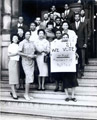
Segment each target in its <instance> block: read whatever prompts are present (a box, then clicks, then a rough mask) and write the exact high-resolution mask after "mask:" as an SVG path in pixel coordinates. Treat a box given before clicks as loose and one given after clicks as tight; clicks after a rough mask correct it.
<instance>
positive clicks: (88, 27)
mask: <svg viewBox="0 0 97 120" xmlns="http://www.w3.org/2000/svg"><path fill="white" fill-rule="evenodd" d="M80 16H81V17H80V21H81V22H82V23H84V24H86V27H87V31H88V32H87V33H88V34H87V35H88V36H87V48H86V49H85V64H88V41H89V40H90V37H91V26H90V20H89V19H87V18H86V16H85V10H84V9H82V10H81V11H80Z"/></svg>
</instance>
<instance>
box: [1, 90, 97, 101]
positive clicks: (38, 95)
mask: <svg viewBox="0 0 97 120" xmlns="http://www.w3.org/2000/svg"><path fill="white" fill-rule="evenodd" d="M17 95H18V96H19V98H22V97H23V95H24V92H23V91H19V92H17ZM75 95H76V94H75ZM30 96H33V97H34V98H35V99H52V100H65V98H66V95H65V93H62V92H54V91H45V92H43V91H31V92H30ZM1 97H2V99H4V98H6V97H10V98H11V96H10V92H9V91H3V92H2V93H1ZM76 98H77V100H78V101H88V100H89V101H94V102H97V95H96V96H95V95H92V96H90V95H76Z"/></svg>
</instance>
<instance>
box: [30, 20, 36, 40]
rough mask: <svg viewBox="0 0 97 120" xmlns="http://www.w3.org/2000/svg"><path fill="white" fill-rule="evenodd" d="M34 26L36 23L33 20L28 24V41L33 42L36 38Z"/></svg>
mask: <svg viewBox="0 0 97 120" xmlns="http://www.w3.org/2000/svg"><path fill="white" fill-rule="evenodd" d="M36 27H37V25H36V23H35V22H32V23H31V24H30V32H31V36H30V41H33V42H35V41H36V40H37V39H38V35H37V29H36Z"/></svg>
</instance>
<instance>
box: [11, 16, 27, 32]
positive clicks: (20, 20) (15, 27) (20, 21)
mask: <svg viewBox="0 0 97 120" xmlns="http://www.w3.org/2000/svg"><path fill="white" fill-rule="evenodd" d="M19 27H21V28H22V29H23V31H24V32H25V31H26V30H27V29H28V27H27V25H26V24H25V23H24V18H23V16H19V17H18V21H17V22H15V23H14V24H13V25H12V29H11V34H16V33H17V31H18V28H19Z"/></svg>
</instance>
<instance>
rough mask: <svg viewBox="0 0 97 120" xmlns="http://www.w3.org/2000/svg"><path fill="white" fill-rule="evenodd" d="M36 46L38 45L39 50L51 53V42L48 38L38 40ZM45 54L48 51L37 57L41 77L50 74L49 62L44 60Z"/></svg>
mask: <svg viewBox="0 0 97 120" xmlns="http://www.w3.org/2000/svg"><path fill="white" fill-rule="evenodd" d="M35 47H36V50H37V52H42V51H45V52H48V53H49V42H48V41H47V40H46V39H43V40H37V41H36V42H35ZM45 55H46V53H44V52H42V53H41V54H38V56H37V58H36V61H37V65H38V69H39V76H40V77H47V76H48V65H47V63H45V62H44V56H45Z"/></svg>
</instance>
